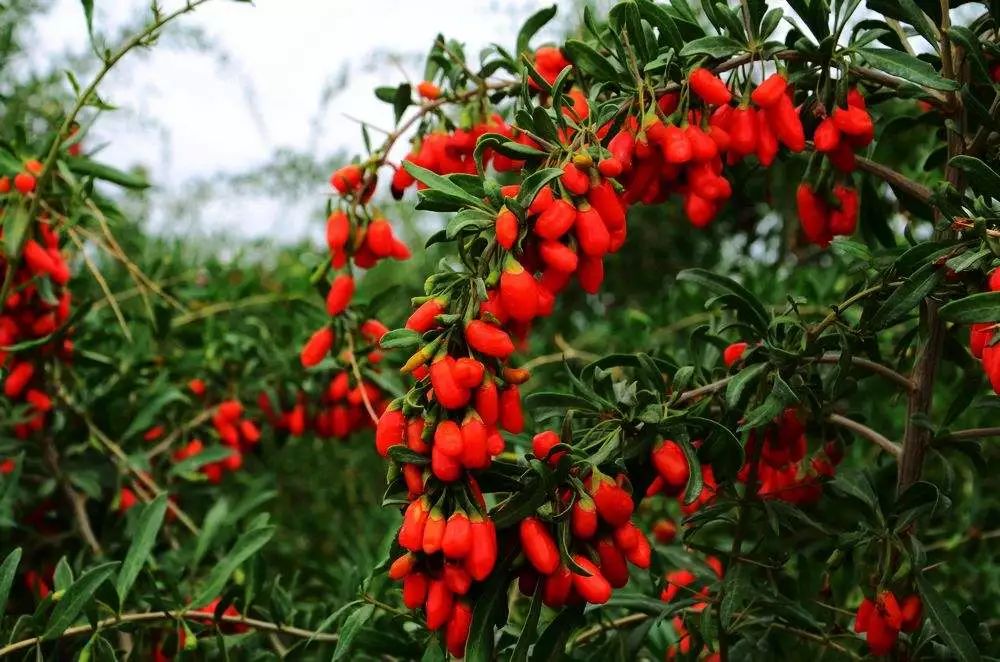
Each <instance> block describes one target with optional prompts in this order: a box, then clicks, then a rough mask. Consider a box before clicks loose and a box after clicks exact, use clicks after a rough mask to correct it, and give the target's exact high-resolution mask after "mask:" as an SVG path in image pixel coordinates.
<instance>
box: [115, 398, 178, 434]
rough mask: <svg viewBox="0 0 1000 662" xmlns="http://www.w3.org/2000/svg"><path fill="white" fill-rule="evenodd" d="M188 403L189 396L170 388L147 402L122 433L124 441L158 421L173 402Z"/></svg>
mask: <svg viewBox="0 0 1000 662" xmlns="http://www.w3.org/2000/svg"><path fill="white" fill-rule="evenodd" d="M179 400H180V401H187V396H186V395H184V394H183V393H181V392H180V390H178V389H176V388H173V387H171V388H168V389H167V390H165V391H163V392H162V393H160V394H159V395H157V396H156V397H155V398H152V399H150V400H148V401H147V402H146V404H145V405H144V406H143V407H142V409H140V410H139V412H138V413H137V414H135V417H134V418H133V419H132V422H131V424H129V426H128V427H127V428H126V429H125V432H123V433H122V439H129V438H130V437H132V435H134V434H137V433H138V432H140V431H142V430H145V429H146V428H148V427H149V426H150V425H152V424H153V421H154V420H155V419H156V415H157V414H159V413H160V412H161V411H162V410H163V408H164V407H166V406H167V405H169V404H170V403H171V402H177V401H179Z"/></svg>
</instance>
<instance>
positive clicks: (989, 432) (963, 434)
mask: <svg viewBox="0 0 1000 662" xmlns="http://www.w3.org/2000/svg"><path fill="white" fill-rule="evenodd" d="M988 437H1000V427H996V428H969V429H968V430H958V431H956V432H949V433H948V434H946V435H944V436H943V437H940V438H939V439H938V441H948V440H950V439H986V438H988Z"/></svg>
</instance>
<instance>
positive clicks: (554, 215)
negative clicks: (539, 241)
mask: <svg viewBox="0 0 1000 662" xmlns="http://www.w3.org/2000/svg"><path fill="white" fill-rule="evenodd" d="M575 219H576V208H575V207H574V206H573V205H571V204H570V203H569V202H567V201H565V200H563V199H562V198H560V199H558V200H554V201H553V202H552V204H551V205H549V207H548V208H547V209H546V210H545V211H543V212H542V213H541V215H540V216H539V217H538V220H536V221H535V227H534V231H535V234H537V235H538V236H539V237H542V238H543V239H559V238H560V237H562V236H563V235H564V234H566V233H567V232H568V231H569V229H570V228H571V227H573V221H574V220H575Z"/></svg>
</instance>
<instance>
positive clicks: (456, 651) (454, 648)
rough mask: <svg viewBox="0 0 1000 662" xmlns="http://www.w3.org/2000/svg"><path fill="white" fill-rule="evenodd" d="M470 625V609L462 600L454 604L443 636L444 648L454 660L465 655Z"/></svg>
mask: <svg viewBox="0 0 1000 662" xmlns="http://www.w3.org/2000/svg"><path fill="white" fill-rule="evenodd" d="M471 625H472V607H471V606H470V605H469V603H468V602H465V601H464V600H460V601H458V602H456V603H455V606H454V608H453V609H452V612H451V618H450V619H449V620H448V627H447V628H446V629H445V635H444V642H445V647H446V648H447V649H448V652H449V653H451V654H452V655H453V656H454V657H455V658H461V657H463V656H464V655H465V642H466V641H467V640H468V639H469V627H470V626H471Z"/></svg>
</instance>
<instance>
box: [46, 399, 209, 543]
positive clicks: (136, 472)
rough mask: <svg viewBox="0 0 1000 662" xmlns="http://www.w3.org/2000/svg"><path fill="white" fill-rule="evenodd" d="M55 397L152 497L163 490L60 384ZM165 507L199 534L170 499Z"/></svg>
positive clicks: (190, 521) (191, 522)
mask: <svg viewBox="0 0 1000 662" xmlns="http://www.w3.org/2000/svg"><path fill="white" fill-rule="evenodd" d="M57 397H59V399H60V400H62V402H63V403H65V404H66V406H67V407H69V408H70V409H71V410H72V411H73V412H74V413H75V414H76V415H77V416H79V417H80V418H81V419H83V422H84V423H85V424H86V425H87V429H88V430H90V432H91V434H93V435H94V436H95V437H96V438H97V440H98V441H99V442H100V443H101V445H102V446H103V447H104V448H105V449H106V450H108V451H109V452H110V453H111V454H112V455H113V456H114V458H115V459H116V460H117V461H118V463H119V464H120V466H121V467H122V469H124V470H125V471H127V472H128V473H130V474H132V477H133V478H134V479H135V480H136V482H137V483H139V484H141V485H142V486H144V487H145V488H146V489H148V490H149V491H150V492H152V493H153V496H154V497H156V496H157V495H159V494H160V493H161V492H163V491H164V490H163V489H161V488H160V486H159V485H157V484H156V481H155V480H153V477H152V476H150V475H149V473H148V472H147V471H144V470H142V469H140V468H139V467H136V466H135V465H134V464H132V460H131V459H130V458H129V456H128V455H127V454H126V453H125V451H124V450H122V448H121V446H119V445H118V444H116V443H115V442H114V441H112V440H111V438H110V437H108V435H106V434H105V433H104V431H103V430H101V429H100V428H99V427H98V426H97V425H96V424H95V423H94V420H93V419H92V418H91V417H90V414H89V413H87V411H86V410H85V409H83V408H82V407H80V406H79V405H78V404H76V402H75V401H74V400H73V399H72V397H71V396H70V395H69V394H68V393H67V392H66V391H65V389H63V388H62V386H59V388H58V393H57ZM167 509H168V510H169V511H170V512H172V513H173V514H174V515H175V516H176V517H177V520H178V521H179V522H180V523H181V524H183V525H184V527H185V528H187V530H188V531H190V532H191V533H193V534H194V535H199V534H200V533H201V529H200V528H199V527H198V525H197V524H195V523H194V520H192V519H191V517H190V516H188V514H187V513H185V512H184V511H183V510H181V508H180V507H179V506H178V505H177V504H176V503H174V502H173V501H172V500H171V499H167Z"/></svg>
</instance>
